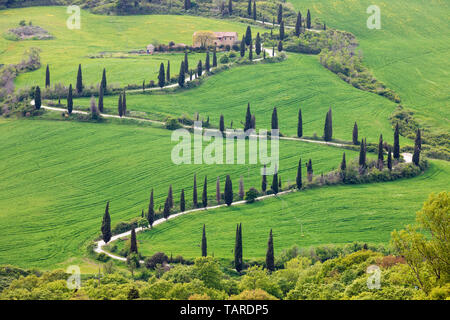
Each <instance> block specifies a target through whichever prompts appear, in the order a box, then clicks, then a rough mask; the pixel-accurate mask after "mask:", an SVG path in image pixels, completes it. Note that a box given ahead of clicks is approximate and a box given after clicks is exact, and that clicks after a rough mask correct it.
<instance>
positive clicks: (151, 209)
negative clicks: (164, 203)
mask: <svg viewBox="0 0 450 320" xmlns="http://www.w3.org/2000/svg"><path fill="white" fill-rule="evenodd" d="M147 220H148V224H149V225H150V228H152V227H153V222H155V203H154V201H153V189H152V192H151V193H150V202H149V204H148V214H147Z"/></svg>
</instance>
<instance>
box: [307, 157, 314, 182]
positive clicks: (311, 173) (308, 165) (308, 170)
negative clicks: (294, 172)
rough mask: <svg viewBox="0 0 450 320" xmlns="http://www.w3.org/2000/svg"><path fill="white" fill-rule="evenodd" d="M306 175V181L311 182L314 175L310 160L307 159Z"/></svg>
mask: <svg viewBox="0 0 450 320" xmlns="http://www.w3.org/2000/svg"><path fill="white" fill-rule="evenodd" d="M306 173H307V175H308V181H309V182H311V181H312V176H313V173H314V171H313V167H312V161H311V159H309V160H308V163H307V164H306Z"/></svg>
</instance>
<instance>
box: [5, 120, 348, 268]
mask: <svg viewBox="0 0 450 320" xmlns="http://www.w3.org/2000/svg"><path fill="white" fill-rule="evenodd" d="M0 136H1V137H2V152H1V153H0V176H1V177H2V178H1V180H0V220H1V222H2V223H1V224H0V265H1V264H6V263H11V264H14V265H20V266H39V267H46V268H50V267H56V264H57V263H62V262H64V261H66V260H67V259H69V258H72V257H78V256H83V255H84V253H85V251H84V249H83V245H84V244H86V243H87V242H88V241H89V240H92V239H93V238H94V237H95V236H96V235H98V234H99V230H100V223H101V219H102V215H103V212H104V207H105V204H106V201H108V200H110V201H111V205H110V210H111V211H110V212H111V214H112V223H113V225H114V224H115V223H117V222H119V221H121V220H130V219H131V218H133V217H137V216H139V215H140V213H141V210H142V209H145V208H147V206H148V197H149V194H150V190H151V188H154V189H155V203H156V207H158V206H159V205H162V204H163V203H164V200H165V197H166V196H167V190H168V187H169V184H172V185H173V189H174V198H175V201H177V202H178V199H179V195H180V190H181V188H185V189H186V201H187V202H190V201H192V181H193V175H194V173H196V174H197V177H198V178H197V179H198V192H199V196H201V191H202V188H203V179H204V176H205V175H207V176H208V186H209V192H210V195H211V196H213V195H214V194H215V182H216V177H217V176H220V177H221V181H222V188H223V187H224V181H225V175H226V174H230V175H231V177H232V179H233V182H234V185H235V191H236V192H237V190H238V189H237V188H238V179H239V177H240V176H241V175H242V176H243V178H244V185H245V188H246V189H248V188H250V187H251V186H255V187H257V188H258V189H260V185H261V176H260V175H259V169H260V168H261V165H194V164H192V165H178V166H177V165H175V164H173V163H172V161H171V150H172V147H173V146H175V144H176V143H175V142H171V140H170V131H168V130H163V129H158V128H152V127H148V126H135V125H118V124H114V123H104V124H91V123H79V122H68V121H47V120H0ZM205 145H206V143H205ZM346 154H347V157H348V158H353V157H356V152H349V151H346ZM300 156H301V157H302V158H303V159H304V161H307V159H308V158H312V160H313V168H314V170H315V173H317V174H320V173H321V172H327V171H329V170H331V169H333V168H336V167H337V166H338V165H339V163H340V160H341V157H342V150H341V149H338V148H331V147H326V146H321V145H316V144H310V143H303V142H301V143H299V142H295V141H292V142H291V141H280V176H281V178H282V181H283V182H285V183H286V182H288V181H291V182H294V181H295V175H296V170H297V163H298V159H299V157H300ZM268 180H269V185H270V181H271V180H270V177H269V179H268Z"/></svg>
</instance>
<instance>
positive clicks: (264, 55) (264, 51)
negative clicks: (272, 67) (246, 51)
mask: <svg viewBox="0 0 450 320" xmlns="http://www.w3.org/2000/svg"><path fill="white" fill-rule="evenodd" d="M263 59H264V60H266V50H263Z"/></svg>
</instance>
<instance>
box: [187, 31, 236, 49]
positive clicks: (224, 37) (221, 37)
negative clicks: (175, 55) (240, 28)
mask: <svg viewBox="0 0 450 320" xmlns="http://www.w3.org/2000/svg"><path fill="white" fill-rule="evenodd" d="M201 33H202V34H205V32H201ZM209 33H210V34H211V37H208V38H207V39H205V38H203V39H202V37H199V36H198V35H199V32H194V34H193V36H192V38H193V46H194V47H201V46H202V42H203V41H205V40H206V44H207V45H209V46H214V45H215V46H218V47H220V46H227V45H229V46H232V45H233V44H235V43H236V42H238V41H239V39H238V34H237V32H209Z"/></svg>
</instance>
